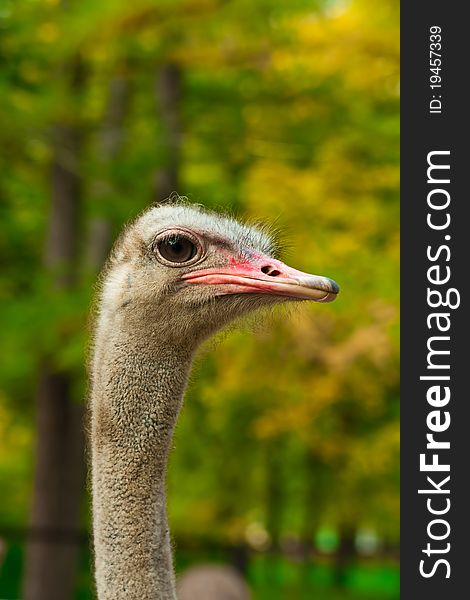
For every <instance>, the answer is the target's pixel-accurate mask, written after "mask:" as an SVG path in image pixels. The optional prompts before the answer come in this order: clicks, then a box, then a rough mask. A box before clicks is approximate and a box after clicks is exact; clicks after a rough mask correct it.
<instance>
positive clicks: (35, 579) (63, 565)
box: [24, 362, 84, 600]
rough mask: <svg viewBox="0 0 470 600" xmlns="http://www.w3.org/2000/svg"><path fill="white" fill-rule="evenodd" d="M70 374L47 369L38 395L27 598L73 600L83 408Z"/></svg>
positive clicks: (81, 460)
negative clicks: (74, 396)
mask: <svg viewBox="0 0 470 600" xmlns="http://www.w3.org/2000/svg"><path fill="white" fill-rule="evenodd" d="M70 387H71V378H70V376H69V374H68V373H59V372H54V369H53V368H52V367H51V365H50V364H48V363H47V362H46V363H44V365H43V367H42V372H41V374H40V379H39V386H38V394H37V435H38V440H37V450H36V453H37V454H36V473H35V482H34V496H33V508H32V515H31V517H32V518H31V523H32V527H31V529H32V532H31V540H30V542H29V545H28V549H27V563H26V580H25V589H24V598H25V600H46V599H47V600H70V599H71V598H73V590H74V584H75V571H76V564H77V552H78V541H79V530H78V524H79V516H80V504H81V499H82V496H83V482H84V460H83V458H84V457H83V427H82V420H83V405H82V404H79V403H76V402H73V400H72V398H71V393H70Z"/></svg>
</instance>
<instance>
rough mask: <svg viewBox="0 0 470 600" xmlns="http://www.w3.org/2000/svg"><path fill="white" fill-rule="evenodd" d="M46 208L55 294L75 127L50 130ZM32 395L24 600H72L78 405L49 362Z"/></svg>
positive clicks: (70, 279) (65, 377)
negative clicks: (33, 433)
mask: <svg viewBox="0 0 470 600" xmlns="http://www.w3.org/2000/svg"><path fill="white" fill-rule="evenodd" d="M63 75H64V76H67V77H70V80H69V87H70V91H71V96H72V94H73V96H75V95H76V94H78V93H79V91H80V89H81V87H82V82H83V65H82V63H81V61H80V60H79V59H77V60H76V61H74V62H73V63H71V64H70V65H68V68H67V70H64V71H63ZM52 143H53V162H52V182H51V187H52V202H51V212H50V219H49V230H48V234H47V239H46V248H45V258H44V263H45V268H46V270H47V271H48V272H49V274H50V275H51V277H52V279H53V281H54V285H55V286H56V288H58V289H62V290H68V289H70V288H71V287H73V284H74V281H75V275H76V263H77V253H78V235H79V217H80V199H81V198H80V196H81V191H80V187H81V186H80V176H79V167H78V162H79V153H80V146H81V136H80V131H79V128H78V125H76V124H74V122H73V121H72V123H69V122H64V123H58V124H56V125H55V126H54V127H53V130H52ZM40 369H41V371H40V374H39V382H38V388H37V398H36V411H37V417H36V418H37V441H36V470H35V477H34V488H33V501H32V511H31V529H32V536H31V539H30V541H29V543H28V547H27V552H26V566H25V580H24V598H25V600H70V599H71V598H73V591H74V585H75V574H76V566H77V557H78V543H77V542H78V539H79V519H80V506H81V500H82V497H83V489H84V474H85V469H84V435H83V404H80V403H77V402H75V401H74V399H73V397H72V393H71V392H72V384H73V381H72V375H71V374H70V373H68V372H66V371H60V370H59V369H57V368H56V367H55V366H54V361H53V360H52V359H51V358H44V359H43V361H42V364H41V365H40Z"/></svg>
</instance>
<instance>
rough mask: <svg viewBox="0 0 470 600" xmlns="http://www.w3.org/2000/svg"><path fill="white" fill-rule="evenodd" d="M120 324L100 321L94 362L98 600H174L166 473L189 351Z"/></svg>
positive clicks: (93, 442)
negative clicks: (163, 342) (170, 345)
mask: <svg viewBox="0 0 470 600" xmlns="http://www.w3.org/2000/svg"><path fill="white" fill-rule="evenodd" d="M120 324H121V325H122V323H115V322H114V323H112V327H111V328H110V327H109V325H110V323H109V322H108V323H106V320H105V319H104V317H101V319H100V323H99V324H98V329H97V336H96V345H95V354H94V360H93V363H92V393H91V452H92V479H93V481H92V485H93V529H94V547H95V561H96V582H97V589H98V598H99V600H174V599H176V592H175V580H174V571H173V564H172V554H171V545H170V537H169V531H168V522H167V516H166V498H165V472H166V464H167V459H168V454H169V450H170V444H171V439H172V435H173V430H174V427H175V423H176V420H177V418H178V414H179V410H180V408H181V403H182V398H183V394H184V390H185V388H186V383H187V378H188V374H189V370H190V367H191V361H192V351H190V350H188V349H187V348H186V349H185V348H181V347H179V348H178V347H174V348H171V349H169V348H167V347H165V350H164V351H163V350H162V348H161V346H163V345H165V344H162V343H159V342H161V341H162V340H161V339H160V340H159V339H158V338H157V337H156V336H152V335H150V336H149V335H148V327H147V328H146V330H147V335H146V336H145V335H144V334H143V335H142V336H140V335H139V332H138V331H135V330H134V329H133V331H132V334H131V333H130V332H129V329H127V330H126V329H124V328H120V327H119V325H120ZM110 329H111V331H112V333H110ZM116 332H117V333H116ZM142 333H143V331H142Z"/></svg>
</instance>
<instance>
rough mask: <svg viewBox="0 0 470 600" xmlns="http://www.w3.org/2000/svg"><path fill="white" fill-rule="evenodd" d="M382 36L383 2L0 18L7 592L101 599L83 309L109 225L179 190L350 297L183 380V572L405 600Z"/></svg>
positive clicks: (280, 322)
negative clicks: (224, 567)
mask: <svg viewBox="0 0 470 600" xmlns="http://www.w3.org/2000/svg"><path fill="white" fill-rule="evenodd" d="M398 43H399V40H398V2H397V1H396V0H386V1H384V2H381V3H379V4H377V3H372V2H371V0H351V1H343V0H338V1H334V0H314V1H309V2H307V1H306V0H294V1H293V2H290V1H289V2H287V0H286V1H284V2H282V1H281V2H279V1H275V0H260V1H258V2H247V1H246V0H231V1H228V2H227V1H224V2H223V1H221V0H177V1H173V2H169V1H160V2H156V0H134V2H132V3H129V2H124V1H123V0H101V1H100V2H96V1H92V0H82V1H81V2H78V1H76V0H28V1H26V0H25V1H23V2H13V0H0V68H1V70H0V93H1V97H2V111H1V113H0V141H1V143H0V168H1V173H2V176H1V178H0V210H1V219H0V260H1V262H2V270H1V273H0V302H1V310H0V319H1V331H2V336H1V341H0V350H1V356H2V361H1V363H0V375H1V387H0V440H1V441H0V489H1V490H2V502H1V503H0V595H1V596H2V597H10V598H14V597H19V596H20V594H21V589H23V594H24V597H25V598H31V599H34V600H42V598H47V599H48V600H54V599H55V598H57V600H64V599H69V598H83V599H85V598H91V597H92V596H93V591H92V584H91V577H90V567H89V555H88V550H87V548H88V546H87V532H88V530H89V517H88V509H87V503H88V499H87V498H86V495H85V477H84V473H85V470H84V464H85V458H84V456H85V455H84V439H83V436H82V435H81V431H82V421H83V415H84V406H85V398H86V376H85V369H84V366H83V365H84V364H85V362H86V353H87V345H88V318H87V314H88V312H89V307H90V303H91V298H92V294H93V291H94V280H95V278H96V273H97V271H98V270H99V269H100V267H101V265H102V263H103V261H104V259H105V256H106V254H107V252H108V250H109V248H110V245H111V243H112V240H113V238H114V237H115V235H116V234H117V232H118V231H119V229H120V227H121V226H122V224H123V223H124V222H125V221H126V220H127V219H129V218H131V217H133V216H134V215H136V214H137V213H138V212H139V211H140V210H142V209H143V208H144V207H146V206H147V205H148V204H149V203H150V202H153V201H155V200H161V199H163V198H164V197H166V196H168V195H169V194H170V193H171V192H172V191H173V190H176V191H178V192H179V193H181V194H187V195H188V197H189V200H190V201H193V202H200V203H202V204H204V205H205V206H208V207H209V208H215V209H222V210H230V211H232V212H235V214H237V215H241V216H242V217H248V218H250V219H255V220H256V219H261V220H263V221H268V222H271V223H273V224H274V226H275V227H278V228H279V229H280V231H281V237H282V239H283V246H284V247H285V250H284V255H285V257H286V258H287V259H288V260H290V262H291V263H292V264H294V265H295V266H296V267H298V268H300V269H303V270H306V271H311V272H318V273H322V274H326V275H329V276H331V277H333V278H334V279H336V280H337V281H338V282H339V283H340V284H341V287H342V293H341V297H340V298H339V300H338V302H337V303H335V305H334V306H333V307H331V306H330V307H327V308H325V307H323V306H321V305H315V306H313V307H311V308H310V307H309V308H306V307H302V309H300V310H298V311H296V312H295V313H294V315H293V317H292V318H290V319H288V320H285V319H283V315H282V312H281V313H280V314H278V316H277V317H276V316H275V317H274V318H273V320H272V322H270V323H266V324H265V323H259V322H258V323H256V322H255V323H254V324H253V325H250V326H249V327H247V328H246V329H245V330H243V331H241V332H231V333H230V334H228V335H227V336H223V337H221V339H220V340H219V341H218V342H217V344H211V345H210V347H209V348H208V350H207V352H206V353H205V354H204V356H203V359H202V360H201V361H200V362H199V365H198V367H197V369H198V373H197V377H195V378H194V382H193V384H192V385H191V388H190V390H189V393H188V397H187V402H186V405H185V408H184V410H183V414H182V416H181V419H180V422H179V425H178V431H177V439H176V447H175V451H174V453H173V456H172V461H171V468H170V473H169V506H170V513H171V514H170V517H171V523H172V530H173V532H174V535H175V540H176V558H177V563H178V566H179V567H183V566H185V565H187V564H190V563H191V562H198V561H204V560H208V559H212V560H219V561H228V560H231V561H232V562H234V563H235V564H237V565H238V566H239V567H241V568H243V569H244V570H245V572H246V575H247V577H248V579H249V581H250V583H251V586H252V588H253V591H254V597H255V598H270V599H271V598H274V599H275V598H285V597H289V598H291V597H292V598H294V597H295V598H311V597H318V598H322V597H324V598H356V597H357V598H377V599H381V598H397V597H398V576H397V566H396V547H397V542H398V491H399V490H398V444H399V438H398V431H399V429H398V418H399V414H398V411H399V404H398V382H399V380H398V293H399V289H398V263H399V255H398V235H399V234H398V216H399V205H398V185H399V172H398V158H399V157H398V133H399V127H398V125H399V121H398V119H399V117H398V114H399V113H398V110H399V96H398V58H399V54H398V52H399V47H398ZM51 565H53V567H52V568H51ZM39 589H41V590H42V592H39V591H38V590H39ZM315 594H316V596H315ZM322 594H323V595H322Z"/></svg>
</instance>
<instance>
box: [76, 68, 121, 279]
mask: <svg viewBox="0 0 470 600" xmlns="http://www.w3.org/2000/svg"><path fill="white" fill-rule="evenodd" d="M129 98H130V85H129V78H128V77H127V76H126V75H116V76H115V77H114V78H113V79H111V81H110V83H109V92H108V105H107V109H106V114H105V115H104V119H103V126H102V127H101V130H100V132H99V135H98V161H99V163H100V166H101V169H100V170H101V172H102V176H101V177H100V179H99V180H98V181H95V182H94V188H95V196H96V201H97V203H99V204H102V205H105V204H107V205H109V204H110V202H112V198H113V194H114V184H113V169H114V167H115V161H116V159H117V158H118V156H119V153H120V151H121V149H122V146H123V143H124V139H125V135H124V121H125V118H126V116H127V113H128V109H129ZM97 212H98V213H99V212H103V213H104V211H100V210H98V211H97ZM111 241H112V222H111V219H110V218H109V217H108V216H106V215H105V214H101V215H99V214H98V215H97V216H93V217H92V218H91V219H90V221H89V223H88V235H87V245H86V249H85V266H86V268H87V270H88V271H89V272H91V274H92V275H93V276H95V275H96V273H97V272H98V271H99V270H100V269H101V267H102V266H103V263H104V261H105V260H106V257H107V256H108V253H109V250H110V247H111Z"/></svg>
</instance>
